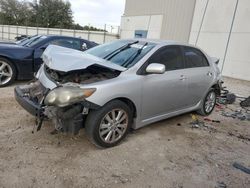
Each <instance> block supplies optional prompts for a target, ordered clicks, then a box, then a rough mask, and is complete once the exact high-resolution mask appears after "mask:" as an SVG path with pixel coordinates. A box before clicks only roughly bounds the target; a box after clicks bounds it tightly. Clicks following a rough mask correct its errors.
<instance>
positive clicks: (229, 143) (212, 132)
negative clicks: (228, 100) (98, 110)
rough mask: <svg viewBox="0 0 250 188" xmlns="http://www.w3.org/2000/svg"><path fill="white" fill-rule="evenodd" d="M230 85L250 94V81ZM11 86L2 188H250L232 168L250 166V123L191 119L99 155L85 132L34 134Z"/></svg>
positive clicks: (4, 98) (2, 104)
mask: <svg viewBox="0 0 250 188" xmlns="http://www.w3.org/2000/svg"><path fill="white" fill-rule="evenodd" d="M225 83H226V84H225V85H227V86H228V88H230V90H232V91H234V92H236V93H237V94H240V95H244V96H248V95H249V94H250V82H245V81H239V80H233V79H228V78H225ZM13 88H14V86H10V87H6V88H1V89H0V93H1V94H0V110H1V113H0V187H18V188H20V187H24V188H27V187H36V188H38V187H60V188H63V187H173V188H175V187H176V188H182V187H183V188H194V187H199V188H200V187H203V188H206V187H209V188H210V187H218V188H222V187H232V188H237V187H239V188H244V187H245V188H249V187H250V175H248V174H246V173H244V172H242V171H240V170H238V169H235V168H234V167H233V166H232V164H233V163H234V162H239V163H241V164H243V165H245V166H246V167H250V157H249V156H250V123H249V121H240V120H236V119H232V118H226V117H224V116H221V115H220V114H221V111H220V110H218V109H217V110H215V111H214V113H213V114H212V115H211V116H210V118H212V119H216V120H220V121H221V123H210V122H208V123H207V122H206V124H205V125H206V126H201V127H199V128H192V127H191V125H190V122H191V121H192V119H191V117H190V114H185V115H181V116H178V117H174V118H171V119H168V120H165V121H161V122H158V123H154V124H151V125H149V126H147V127H145V128H141V129H139V130H136V131H133V132H132V133H131V134H129V135H128V137H127V138H126V140H125V141H124V142H122V143H121V144H120V145H119V146H117V147H113V148H110V149H102V150H101V149H98V148H96V147H95V146H94V145H92V144H91V143H90V142H89V141H88V140H87V138H86V136H85V133H84V130H82V131H81V132H80V134H79V135H77V136H71V135H66V134H61V133H60V134H57V135H51V134H50V132H51V131H52V130H53V126H52V124H50V123H49V122H46V123H45V125H44V126H43V127H42V129H41V131H39V132H36V133H35V134H32V133H31V131H32V129H33V125H34V117H32V116H31V115H29V114H28V113H27V112H26V111H24V110H23V109H22V108H21V107H20V106H19V105H18V104H17V103H16V101H15V100H14V98H13ZM230 108H238V106H237V104H235V105H231V106H230ZM198 118H199V119H200V120H203V117H200V116H198Z"/></svg>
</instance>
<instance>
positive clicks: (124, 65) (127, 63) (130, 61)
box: [122, 42, 148, 67]
mask: <svg viewBox="0 0 250 188" xmlns="http://www.w3.org/2000/svg"><path fill="white" fill-rule="evenodd" d="M147 45H148V43H147V42H146V43H145V44H144V45H143V46H142V47H141V48H139V49H138V50H137V51H136V53H135V54H133V55H131V56H130V57H129V58H128V60H126V61H125V62H124V63H123V64H122V66H123V67H127V66H128V65H129V64H130V63H132V62H133V61H134V60H135V58H137V57H138V55H140V54H141V52H142V50H143V48H144V47H145V46H147ZM133 56H134V57H133ZM131 57H133V58H132V59H131ZM130 59H131V60H130Z"/></svg>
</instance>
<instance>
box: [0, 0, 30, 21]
mask: <svg viewBox="0 0 250 188" xmlns="http://www.w3.org/2000/svg"><path fill="white" fill-rule="evenodd" d="M30 13H31V9H30V6H29V3H27V2H25V1H18V0H0V22H1V23H2V24H13V25H25V23H27V22H29V21H30V20H29V18H30V16H29V15H30Z"/></svg>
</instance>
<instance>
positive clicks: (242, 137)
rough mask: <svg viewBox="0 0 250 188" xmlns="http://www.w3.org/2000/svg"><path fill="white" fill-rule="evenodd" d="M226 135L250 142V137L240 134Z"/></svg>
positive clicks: (229, 133) (230, 133) (231, 133)
mask: <svg viewBox="0 0 250 188" xmlns="http://www.w3.org/2000/svg"><path fill="white" fill-rule="evenodd" d="M228 135H229V136H234V137H236V138H239V139H241V140H246V141H250V136H246V135H242V134H239V133H233V132H231V131H229V132H228Z"/></svg>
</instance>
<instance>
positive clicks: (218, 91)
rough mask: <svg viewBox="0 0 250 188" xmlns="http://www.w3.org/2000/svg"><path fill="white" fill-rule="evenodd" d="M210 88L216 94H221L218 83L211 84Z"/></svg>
mask: <svg viewBox="0 0 250 188" xmlns="http://www.w3.org/2000/svg"><path fill="white" fill-rule="evenodd" d="M211 88H213V89H214V91H215V93H216V95H218V96H219V95H220V94H221V88H220V85H219V83H216V84H214V85H212V86H211Z"/></svg>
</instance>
